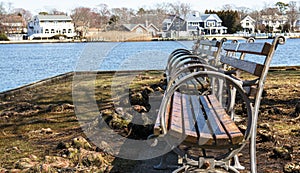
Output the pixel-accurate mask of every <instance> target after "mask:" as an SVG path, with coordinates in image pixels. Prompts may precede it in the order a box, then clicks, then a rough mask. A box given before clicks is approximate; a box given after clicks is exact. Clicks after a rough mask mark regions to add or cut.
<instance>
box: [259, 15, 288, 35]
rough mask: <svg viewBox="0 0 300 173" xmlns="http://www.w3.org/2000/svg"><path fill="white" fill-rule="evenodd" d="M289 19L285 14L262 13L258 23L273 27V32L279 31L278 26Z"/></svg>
mask: <svg viewBox="0 0 300 173" xmlns="http://www.w3.org/2000/svg"><path fill="white" fill-rule="evenodd" d="M288 21H289V19H288V16H287V15H278V14H276V13H275V14H273V15H262V16H261V18H260V23H261V24H262V25H264V26H266V27H267V26H268V27H270V28H272V29H273V31H274V32H276V31H280V29H279V28H280V27H282V26H283V25H285V24H286V23H287V22H288Z"/></svg>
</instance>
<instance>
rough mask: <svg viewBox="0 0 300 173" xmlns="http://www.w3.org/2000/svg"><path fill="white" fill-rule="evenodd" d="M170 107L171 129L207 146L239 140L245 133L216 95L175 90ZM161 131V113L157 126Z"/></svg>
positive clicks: (157, 133) (155, 127)
mask: <svg viewBox="0 0 300 173" xmlns="http://www.w3.org/2000/svg"><path fill="white" fill-rule="evenodd" d="M169 107H170V108H172V109H171V111H170V109H168V116H167V117H168V120H167V121H166V122H168V126H167V128H168V133H169V134H170V135H173V136H174V137H176V138H182V139H184V140H185V141H186V142H191V143H194V144H196V145H201V146H203V147H205V148H216V147H218V148H222V147H226V148H227V147H229V146H232V147H234V145H238V144H240V143H241V142H242V141H243V139H244V136H243V133H242V132H241V131H240V130H239V128H238V127H237V126H236V124H235V123H234V122H233V120H232V119H231V118H230V116H229V115H228V114H227V113H226V112H225V110H224V108H223V107H222V106H221V104H220V103H219V101H218V100H217V98H216V97H215V96H214V95H207V96H203V95H201V96H197V95H189V94H182V93H179V92H175V93H174V95H173V97H172V101H171V105H169ZM154 129H155V130H154V131H155V133H156V135H159V134H160V130H161V127H160V117H158V118H157V120H156V124H155V126H154Z"/></svg>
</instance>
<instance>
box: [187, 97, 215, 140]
mask: <svg viewBox="0 0 300 173" xmlns="http://www.w3.org/2000/svg"><path fill="white" fill-rule="evenodd" d="M191 102H192V112H193V114H194V117H195V121H196V122H197V131H198V133H199V139H198V144H199V145H213V144H214V143H215V141H214V138H213V135H212V132H211V130H210V128H209V127H208V124H207V120H206V119H205V115H204V114H203V110H202V108H201V106H200V101H199V96H196V95H193V96H191Z"/></svg>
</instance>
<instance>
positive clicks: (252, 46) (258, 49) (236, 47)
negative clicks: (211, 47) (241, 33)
mask: <svg viewBox="0 0 300 173" xmlns="http://www.w3.org/2000/svg"><path fill="white" fill-rule="evenodd" d="M223 49H224V50H226V51H236V52H241V53H251V54H256V55H268V54H269V51H270V49H271V44H270V43H224V44H223Z"/></svg>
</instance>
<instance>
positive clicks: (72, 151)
mask: <svg viewBox="0 0 300 173" xmlns="http://www.w3.org/2000/svg"><path fill="white" fill-rule="evenodd" d="M78 152H79V150H78V149H76V148H68V158H69V159H71V160H78Z"/></svg>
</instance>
